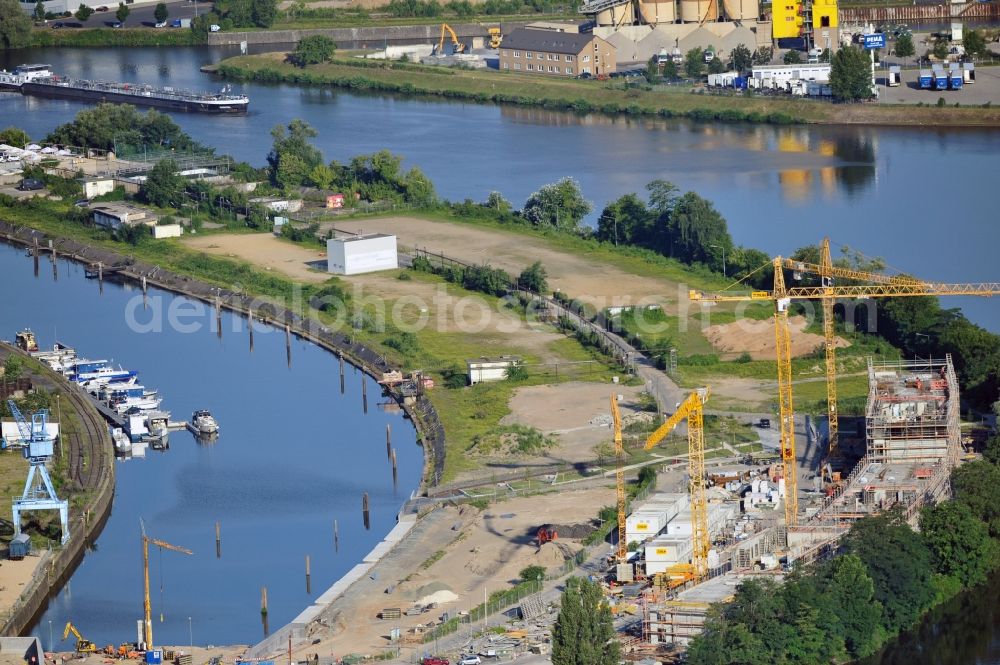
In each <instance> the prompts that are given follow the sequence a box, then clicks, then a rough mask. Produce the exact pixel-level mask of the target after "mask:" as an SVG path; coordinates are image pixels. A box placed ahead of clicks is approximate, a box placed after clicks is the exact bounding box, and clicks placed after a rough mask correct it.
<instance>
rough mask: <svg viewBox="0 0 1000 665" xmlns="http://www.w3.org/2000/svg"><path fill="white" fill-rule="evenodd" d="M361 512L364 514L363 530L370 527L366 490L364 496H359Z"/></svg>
mask: <svg viewBox="0 0 1000 665" xmlns="http://www.w3.org/2000/svg"><path fill="white" fill-rule="evenodd" d="M361 513H362V515H363V516H364V519H365V530H366V531H367V530H369V529H371V528H372V523H371V513H370V511H369V509H368V492H365V494H364V496H363V497H361Z"/></svg>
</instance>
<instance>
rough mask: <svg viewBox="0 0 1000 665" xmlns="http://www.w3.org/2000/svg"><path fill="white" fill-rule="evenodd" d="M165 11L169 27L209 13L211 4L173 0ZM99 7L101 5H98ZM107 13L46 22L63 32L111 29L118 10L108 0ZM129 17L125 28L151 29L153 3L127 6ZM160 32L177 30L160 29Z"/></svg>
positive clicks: (111, 1) (113, 3)
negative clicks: (175, 22)
mask: <svg viewBox="0 0 1000 665" xmlns="http://www.w3.org/2000/svg"><path fill="white" fill-rule="evenodd" d="M166 4H167V10H168V11H169V15H168V17H167V25H168V26H169V24H170V21H172V20H173V19H175V18H194V16H195V12H197V13H198V14H199V15H200V14H204V13H206V12H209V11H211V9H212V4H211V3H210V2H188V0H175V1H174V2H167V3H166ZM98 6H101V5H98ZM103 6H106V7H108V11H106V12H96V13H95V14H93V15H92V16H91V17H90V18H88V19H87V20H86V21H80V20H78V19H77V18H76V17H75V16H72V17H70V18H66V19H55V20H52V21H48V26H49V28H50V29H55V30H58V29H60V28H57V27H55V26H56V25H61V26H62V28H61V29H64V30H71V29H73V28H110V27H112V26H113V25H114V24H115V23H116V22H117V21H118V19H117V18H116V17H115V10H117V9H118V3H117V2H115V1H114V0H109V2H107V4H106V5H103ZM128 8H129V10H130V11H129V15H128V18H127V19H125V27H126V28H152V27H153V26H155V25H156V19H155V18H154V17H153V11H154V10H155V9H156V4H155V3H146V4H141V5H139V4H134V5H129V6H128ZM160 29H161V30H177V29H178V28H170V27H166V28H160Z"/></svg>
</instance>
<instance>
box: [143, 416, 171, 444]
mask: <svg viewBox="0 0 1000 665" xmlns="http://www.w3.org/2000/svg"><path fill="white" fill-rule="evenodd" d="M169 425H170V413H169V412H167V411H148V412H146V429H147V430H149V438H150V439H165V438H167V435H168V434H169V433H170V427H169Z"/></svg>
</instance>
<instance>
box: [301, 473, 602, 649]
mask: <svg viewBox="0 0 1000 665" xmlns="http://www.w3.org/2000/svg"><path fill="white" fill-rule="evenodd" d="M609 492H611V493H612V494H613V490H611V489H610V488H603V487H602V488H596V489H585V490H567V491H563V492H558V493H553V494H547V495H544V496H542V497H529V498H516V499H510V500H508V501H503V502H500V503H497V504H493V505H491V506H490V507H489V508H488V509H487V510H485V511H479V510H478V509H475V508H473V507H471V506H463V507H455V506H450V507H447V508H441V509H439V510H437V511H435V512H434V513H432V514H431V515H430V516H429V518H425V519H424V520H422V525H419V526H418V528H420V529H421V531H420V532H419V533H418V534H416V538H414V539H413V540H412V541H407V543H406V547H405V548H397V549H400V550H403V549H405V550H406V551H403V552H399V553H394V555H395V556H394V557H390V558H387V559H386V560H385V561H386V562H387V563H390V564H391V565H386V566H381V569H380V570H379V572H378V575H377V579H375V580H372V579H371V578H369V579H367V580H364V581H362V582H360V583H358V584H356V585H355V587H354V588H352V590H351V591H350V592H349V594H348V596H347V597H345V598H344V599H342V601H343V600H346V601H349V602H342V601H338V602H337V603H336V604H335V608H334V610H333V611H332V612H331V613H328V614H327V615H326V617H327V621H326V623H327V625H328V626H329V627H328V628H326V629H323V630H322V631H321V632H318V633H315V634H311V635H310V637H311V638H317V639H320V640H321V641H320V643H319V644H317V645H314V646H308V647H304V649H305V650H309V651H311V652H316V653H319V654H320V656H321V657H326V656H330V655H336V656H341V655H343V654H344V653H345V652H348V651H353V652H355V653H364V650H365V648H366V647H367V648H370V649H371V652H373V653H375V652H378V651H379V650H381V649H385V648H387V646H388V640H387V638H388V633H389V630H390V629H391V628H400V629H401V631H402V633H403V635H404V636H405V635H407V634H408V633H409V632H410V631H411V629H412V628H414V627H415V626H417V625H418V624H424V625H426V624H427V623H429V622H431V621H434V622H437V621H438V620H439V618H440V616H441V614H442V613H444V612H448V613H450V614H451V615H452V616H454V615H456V614H457V613H458V612H462V611H468V610H470V609H471V608H472V607H475V606H476V605H478V604H480V603H482V602H483V594H484V592H485V593H486V594H487V595H488V594H490V593H493V592H494V591H499V590H502V589H506V588H509V587H510V583H511V582H512V581H514V580H516V579H517V577H518V572H519V571H520V570H521V569H523V568H525V567H527V566H530V565H542V566H546V567H548V568H557V567H558V566H560V565H561V564H562V562H563V561H564V560H565V558H566V557H567V556H571V555H572V554H574V553H575V552H576V551H577V550H578V549H579V544H578V543H577V542H576V541H572V540H568V539H560V540H558V541H556V542H554V543H546V545H545V546H543V547H542V548H538V547H537V546H536V545H535V543H534V537H535V532H536V531H537V529H538V527H539V526H541V525H543V524H547V523H552V524H576V523H580V522H583V521H586V520H587V519H588V518H589V517H591V516H595V515H596V514H597V511H598V510H599V509H600V507H601V506H603V505H606V504H608V503H609V501H610V500H611V499H609ZM444 543H448V544H447V545H443V544H444ZM442 547H443V552H444V553H443V554H442V555H441V556H440V558H438V559H437V560H436V561H435V562H434V563H433V564H431V565H429V566H426V567H425V566H422V565H421V562H426V561H428V559H429V557H431V556H432V555H434V554H435V553H436V552H437V551H438V550H440V549H442ZM431 594H437V595H438V596H439V597H446V598H450V597H451V596H452V595H453V596H454V598H453V599H451V600H445V601H442V602H439V603H438V604H437V605H436V607H434V608H433V609H431V610H429V611H428V612H425V613H423V614H417V615H413V616H407V615H406V614H404V615H403V616H402V618H401V619H394V620H386V621H383V620H381V619H379V618H378V614H379V613H380V612H381V611H382V610H383V609H384V608H392V607H398V608H400V609H401V610H402V611H403V612H405V611H406V610H407V609H408V608H410V607H411V606H412V605H413V604H414V602H416V601H420V600H421V598H426V597H428V596H430V595H431ZM491 623H496V619H494V620H493V621H491Z"/></svg>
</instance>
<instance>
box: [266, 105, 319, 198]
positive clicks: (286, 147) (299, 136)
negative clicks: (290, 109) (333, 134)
mask: <svg viewBox="0 0 1000 665" xmlns="http://www.w3.org/2000/svg"><path fill="white" fill-rule="evenodd" d="M317 135H318V133H317V132H316V130H315V129H313V128H312V126H311V125H309V123H307V122H306V121H305V120H300V119H298V118H296V119H295V120H292V121H291V122H290V123H288V125H286V126H282V125H277V126H275V127H274V129H272V130H271V138H272V139H273V143H272V147H271V152H269V153H268V155H267V163H268V165H269V166H270V170H271V182H273V183H274V184H275V185H278V186H279V187H284V188H288V187H298V186H300V185H302V184H304V183H305V182H306V181H307V180H308V178H309V173H310V172H311V171H312V170H313V169H314V168H316V167H317V166H319V165H320V164H322V163H323V153H321V152H320V151H319V149H318V148H316V147H314V146H313V145H312V144H311V143H309V140H310V139H313V138H315V137H316V136H317Z"/></svg>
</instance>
